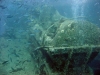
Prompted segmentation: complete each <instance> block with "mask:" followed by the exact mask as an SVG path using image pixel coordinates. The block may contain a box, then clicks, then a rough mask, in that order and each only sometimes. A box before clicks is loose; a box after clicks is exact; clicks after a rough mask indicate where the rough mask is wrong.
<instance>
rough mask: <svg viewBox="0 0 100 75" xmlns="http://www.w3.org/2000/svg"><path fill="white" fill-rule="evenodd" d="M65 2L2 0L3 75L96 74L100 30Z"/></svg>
mask: <svg viewBox="0 0 100 75" xmlns="http://www.w3.org/2000/svg"><path fill="white" fill-rule="evenodd" d="M62 2H63V1H62ZM62 2H60V1H59V0H54V1H53V2H52V1H51V2H50V1H48V0H41V1H40V0H37V1H35V0H33V1H32V0H14V1H12V0H9V1H7V0H4V1H3V0H0V75H93V70H94V71H95V70H96V69H93V68H94V67H95V66H92V68H90V66H91V65H92V63H91V64H90V66H87V65H88V64H89V63H88V62H90V61H92V60H93V59H94V58H95V57H96V56H97V54H99V50H100V27H99V26H97V25H96V24H95V23H93V22H91V21H89V20H88V19H86V18H84V16H83V15H81V16H80V15H78V16H77V17H74V18H73V17H72V18H71V17H70V18H69V16H70V15H68V14H67V13H66V12H63V13H62V12H61V11H60V10H62V11H63V9H60V7H63V4H62ZM55 3H56V4H55ZM60 3H61V4H60ZM65 3H66V2H65ZM57 4H58V5H57ZM59 4H60V5H59ZM67 11H68V10H67ZM69 11H70V10H69ZM69 11H68V12H69ZM74 14H75V13H74ZM66 15H68V16H66ZM74 16H76V15H74ZM75 53H76V54H75ZM98 58H99V57H98ZM95 60H98V59H95ZM81 61H82V62H81ZM93 62H95V61H93ZM98 62H100V60H98ZM87 63H88V64H87ZM80 64H81V65H80ZM97 65H99V64H97ZM98 69H99V70H100V67H99V68H98ZM82 73H83V74H82Z"/></svg>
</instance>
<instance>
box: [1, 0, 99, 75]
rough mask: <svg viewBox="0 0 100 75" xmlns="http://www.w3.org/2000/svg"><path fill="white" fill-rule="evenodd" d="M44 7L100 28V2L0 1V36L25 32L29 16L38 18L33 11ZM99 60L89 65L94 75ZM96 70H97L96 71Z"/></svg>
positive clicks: (61, 0)
mask: <svg viewBox="0 0 100 75" xmlns="http://www.w3.org/2000/svg"><path fill="white" fill-rule="evenodd" d="M82 1H83V2H82ZM44 5H47V6H50V7H54V8H55V9H56V10H57V11H58V12H59V13H60V15H62V16H64V17H67V18H69V19H77V17H82V18H83V19H86V20H88V21H90V22H92V23H94V24H95V25H97V26H99V27H100V0H0V36H2V35H4V33H6V30H8V31H9V30H10V29H13V31H14V30H19V31H18V32H17V33H16V34H19V35H21V33H24V32H27V31H28V25H29V23H30V22H32V20H30V19H29V16H30V15H31V17H30V18H32V19H36V18H38V17H39V16H38V15H39V13H38V11H35V9H36V8H37V9H38V7H39V8H41V10H42V9H43V6H44ZM44 16H45V15H44ZM82 18H81V19H82ZM79 19H80V18H79ZM9 32H10V31H9ZM14 32H16V31H14ZM36 33H40V31H38V29H35V30H34V34H32V35H36ZM9 36H12V37H11V39H12V38H13V39H14V38H16V36H15V35H14V34H13V33H12V35H9ZM99 58H100V54H98V56H97V57H96V58H95V59H94V60H93V61H92V62H91V63H90V64H89V65H90V66H91V67H92V68H93V69H94V71H95V72H94V73H95V75H100V72H98V71H100V59H99ZM95 64H97V65H95ZM96 68H99V69H98V71H97V70H96ZM97 72H98V73H99V74H97Z"/></svg>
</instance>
